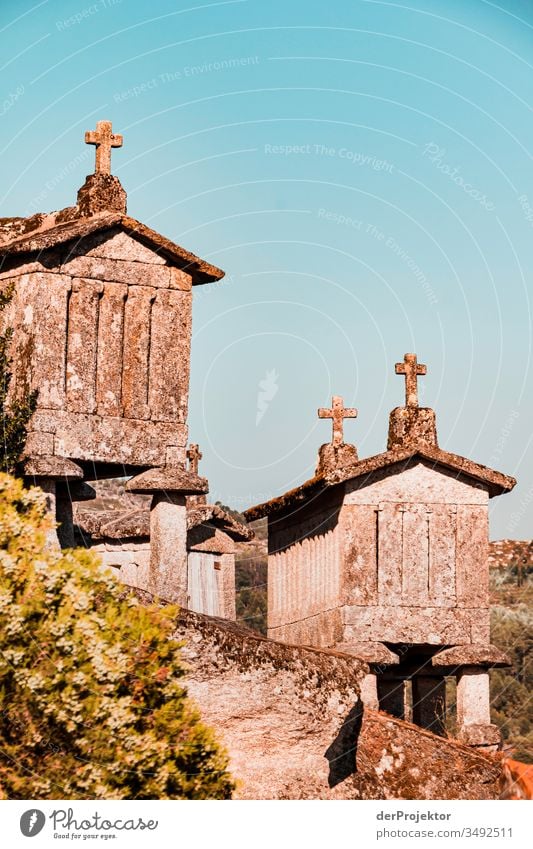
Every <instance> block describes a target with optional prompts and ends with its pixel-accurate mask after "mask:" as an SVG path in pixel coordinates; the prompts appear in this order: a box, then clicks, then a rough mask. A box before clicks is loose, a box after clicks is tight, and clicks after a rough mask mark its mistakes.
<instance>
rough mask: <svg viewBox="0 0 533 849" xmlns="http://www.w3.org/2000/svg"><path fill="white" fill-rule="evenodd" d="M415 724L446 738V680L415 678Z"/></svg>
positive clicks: (425, 676)
mask: <svg viewBox="0 0 533 849" xmlns="http://www.w3.org/2000/svg"><path fill="white" fill-rule="evenodd" d="M413 722H414V723H415V725H419V726H420V728H425V729H426V730H427V731H432V732H433V734H439V735H440V736H441V737H444V736H445V734H446V730H445V728H446V679H445V678H444V677H441V676H430V675H417V676H415V678H413Z"/></svg>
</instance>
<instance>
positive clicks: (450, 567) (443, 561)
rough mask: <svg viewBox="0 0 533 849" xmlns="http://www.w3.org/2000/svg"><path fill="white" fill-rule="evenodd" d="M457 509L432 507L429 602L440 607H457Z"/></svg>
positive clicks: (454, 506) (437, 505)
mask: <svg viewBox="0 0 533 849" xmlns="http://www.w3.org/2000/svg"><path fill="white" fill-rule="evenodd" d="M456 534H457V506H456V505H453V504H452V505H448V504H432V505H431V513H429V600H430V604H432V605H435V606H438V607H453V606H454V605H455V604H456V600H457V593H456V586H455V581H456Z"/></svg>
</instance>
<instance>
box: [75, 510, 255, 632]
mask: <svg viewBox="0 0 533 849" xmlns="http://www.w3.org/2000/svg"><path fill="white" fill-rule="evenodd" d="M76 522H77V524H76V537H77V544H78V545H82V546H85V547H87V548H91V550H92V551H94V552H95V553H96V554H98V555H99V556H100V557H101V559H102V562H103V564H104V565H105V566H109V567H110V568H111V569H112V570H113V571H114V572H115V573H116V574H117V577H118V578H119V580H121V581H122V582H123V583H124V584H127V585H128V586H130V587H134V588H135V589H139V590H143V591H147V590H148V587H149V585H150V510H149V505H146V506H141V507H136V508H134V509H131V510H124V511H117V510H110V511H107V512H105V511H89V510H85V511H83V510H77V511H76ZM252 537H253V533H252V531H250V530H249V529H248V528H246V527H244V525H241V524H240V523H239V522H237V521H235V519H233V518H232V517H231V516H229V515H228V514H227V513H226V512H225V511H224V510H222V509H221V508H220V507H218V506H217V505H216V504H204V503H198V502H197V501H196V500H192V499H191V500H189V499H188V502H187V600H186V605H185V606H186V607H187V608H188V609H189V610H193V611H196V612H197V613H204V614H207V615H209V616H219V617H222V618H224V619H233V620H234V619H235V618H236V612H235V542H242V541H247V540H249V539H251V538H252Z"/></svg>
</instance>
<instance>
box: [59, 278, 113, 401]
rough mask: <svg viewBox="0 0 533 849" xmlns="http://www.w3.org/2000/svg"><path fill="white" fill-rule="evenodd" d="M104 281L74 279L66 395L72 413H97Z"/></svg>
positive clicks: (70, 301) (71, 299)
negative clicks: (98, 349) (100, 319)
mask: <svg viewBox="0 0 533 849" xmlns="http://www.w3.org/2000/svg"><path fill="white" fill-rule="evenodd" d="M103 288H104V287H103V284H102V283H100V282H99V281H96V280H85V279H82V278H74V279H73V280H72V293H71V296H70V300H69V314H68V339H67V367H66V394H67V406H68V409H69V410H70V411H71V412H75V413H94V412H96V355H97V348H98V312H99V301H100V295H101V293H102V292H103Z"/></svg>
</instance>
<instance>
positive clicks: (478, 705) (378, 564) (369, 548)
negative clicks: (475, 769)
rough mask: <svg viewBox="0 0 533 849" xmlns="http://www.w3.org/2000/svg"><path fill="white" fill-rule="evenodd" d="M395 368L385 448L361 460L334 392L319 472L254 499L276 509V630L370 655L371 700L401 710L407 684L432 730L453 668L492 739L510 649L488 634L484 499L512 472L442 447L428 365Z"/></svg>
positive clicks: (471, 738)
mask: <svg viewBox="0 0 533 849" xmlns="http://www.w3.org/2000/svg"><path fill="white" fill-rule="evenodd" d="M396 372H397V373H398V374H404V375H405V378H406V403H405V406H404V407H398V408H396V409H394V410H393V411H392V413H391V415H390V424H389V438H388V445H387V451H386V452H384V453H383V454H378V455H377V456H374V457H370V458H368V459H365V460H358V458H357V452H356V450H355V448H354V446H351V445H347V444H346V443H345V442H344V439H343V435H342V421H343V418H344V417H351V418H353V417H354V415H355V411H354V410H344V407H343V405H342V399H340V398H334V399H333V405H332V409H331V410H328V411H324V410H320V411H319V416H321V417H324V416H328V417H331V418H332V419H333V440H332V442H331V443H329V444H328V445H323V446H322V447H321V449H320V452H319V462H318V467H317V471H316V474H315V476H314V477H313V478H312V479H311V480H309V481H307V482H306V483H304V484H302V485H301V486H300V487H298V488H297V489H294V490H292V491H290V492H288V493H285V494H284V495H282V496H280V497H278V498H274V499H273V500H271V501H269V502H267V503H264V504H260V505H259V506H257V507H253V508H251V509H249V510H247V511H246V513H245V515H246V517H247V519H248V520H250V521H253V520H256V519H259V518H261V517H264V516H268V550H269V562H268V635H269V637H272V638H274V639H277V640H283V641H286V642H289V643H296V644H300V645H302V644H306V645H314V646H319V647H335V648H337V649H339V650H341V651H344V652H350V653H351V654H353V655H356V656H357V657H358V658H361V659H364V660H366V661H367V662H369V664H370V665H371V666H370V668H371V674H370V675H369V676H368V678H367V679H366V681H365V682H364V684H363V695H364V699H365V701H366V703H367V704H368V705H369V706H371V707H378V706H379V707H380V708H381V709H382V710H386V711H388V712H389V713H391V714H393V715H394V716H397V717H401V718H403V717H404V716H405V715H406V701H407V697H408V695H410V697H411V699H412V705H413V707H412V715H413V720H414V722H415V723H417V724H418V725H420V726H422V727H424V728H428V729H431V730H432V731H434V732H436V733H443V732H444V716H445V711H446V693H445V679H446V676H450V675H453V676H455V677H456V679H457V718H458V727H459V737H460V739H461V740H463V741H465V742H468V743H469V744H472V745H479V746H487V747H490V746H494V745H496V744H497V742H498V740H499V732H498V731H497V729H496V728H495V727H494V726H492V725H491V723H490V712H489V680H488V671H487V670H488V668H489V667H491V666H498V665H506V662H507V661H506V658H505V656H504V655H503V653H502V652H500V651H499V650H498V649H496V648H495V647H494V646H491V645H490V634H489V596H488V557H487V553H488V502H489V498H492V497H494V496H496V495H501V494H502V493H505V492H509V491H510V490H511V489H512V488H513V487H514V485H515V483H516V482H515V480H514V479H513V478H510V477H507V476H506V475H503V474H500V473H499V472H495V471H493V470H491V469H488V468H486V467H485V466H481V465H479V464H477V463H474V462H472V461H471V460H467V459H465V458H463V457H459V456H457V455H456V454H450V453H448V452H446V451H443V450H442V449H441V448H439V446H438V441H437V430H436V420H435V413H434V411H433V410H431V409H429V408H422V407H419V406H418V395H417V377H418V375H420V374H425V372H426V369H425V366H421V365H419V364H418V363H417V359H416V356H415V355H414V354H406V356H405V359H404V362H403V363H399V364H398V365H397V366H396ZM409 683H411V692H410V694H409V693H408V684H409Z"/></svg>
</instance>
